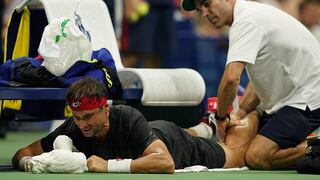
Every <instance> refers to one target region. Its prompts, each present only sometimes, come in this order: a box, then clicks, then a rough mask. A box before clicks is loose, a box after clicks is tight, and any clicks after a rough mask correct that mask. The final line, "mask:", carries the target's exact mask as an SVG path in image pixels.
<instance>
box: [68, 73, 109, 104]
mask: <svg viewBox="0 0 320 180" xmlns="http://www.w3.org/2000/svg"><path fill="white" fill-rule="evenodd" d="M83 97H88V98H94V97H96V98H98V99H101V98H102V97H106V98H107V97H108V93H107V89H106V86H105V85H104V84H103V83H102V82H100V81H98V80H96V79H93V78H92V77H86V78H84V79H81V80H79V81H76V82H75V83H73V84H71V86H70V87H69V89H68V92H67V95H66V100H67V103H68V104H70V100H72V99H81V98H83Z"/></svg>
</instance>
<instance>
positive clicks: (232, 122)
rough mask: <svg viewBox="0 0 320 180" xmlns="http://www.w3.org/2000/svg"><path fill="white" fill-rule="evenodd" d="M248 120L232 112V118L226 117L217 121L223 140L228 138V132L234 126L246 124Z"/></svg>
mask: <svg viewBox="0 0 320 180" xmlns="http://www.w3.org/2000/svg"><path fill="white" fill-rule="evenodd" d="M246 124H247V121H245V118H244V119H243V120H240V119H238V118H237V117H236V116H234V114H230V118H226V119H225V120H224V121H217V125H218V131H219V135H220V139H221V141H222V142H225V140H226V132H227V129H229V128H230V127H232V126H245V125H246Z"/></svg>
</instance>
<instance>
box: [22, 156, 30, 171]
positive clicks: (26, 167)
mask: <svg viewBox="0 0 320 180" xmlns="http://www.w3.org/2000/svg"><path fill="white" fill-rule="evenodd" d="M30 160H31V158H30V159H28V160H27V161H26V162H25V163H24V165H23V171H24V172H30V171H31V163H30Z"/></svg>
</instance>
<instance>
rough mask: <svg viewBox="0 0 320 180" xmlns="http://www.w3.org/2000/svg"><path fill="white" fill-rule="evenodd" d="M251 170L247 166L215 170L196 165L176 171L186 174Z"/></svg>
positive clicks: (176, 171)
mask: <svg viewBox="0 0 320 180" xmlns="http://www.w3.org/2000/svg"><path fill="white" fill-rule="evenodd" d="M247 170H249V168H248V167H247V166H243V167H239V168H213V169H208V168H207V167H206V166H201V165H195V166H189V167H185V168H184V169H176V170H175V171H174V172H175V173H185V172H213V171H247Z"/></svg>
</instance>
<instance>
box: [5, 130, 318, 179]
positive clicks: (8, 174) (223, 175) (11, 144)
mask: <svg viewBox="0 0 320 180" xmlns="http://www.w3.org/2000/svg"><path fill="white" fill-rule="evenodd" d="M46 134H47V132H42V131H26V132H21V131H16V132H15V131H13V132H9V133H8V134H7V137H6V138H5V139H0V164H1V165H4V164H9V163H10V162H11V157H12V156H13V154H14V153H15V152H16V151H17V150H18V149H19V148H21V147H23V146H26V145H28V144H30V143H31V142H33V141H34V140H36V139H38V138H40V137H42V136H44V135H46ZM22 179H23V180H58V179H63V180H69V179H73V180H74V179H77V180H100V179H101V180H106V179H110V180H141V179H144V180H164V179H165V180H195V179H199V180H213V179H214V180H220V179H226V180H233V179H234V180H251V179H252V180H308V179H313V180H316V179H319V176H318V175H302V174H298V173H296V171H253V170H249V171H241V172H200V173H175V174H173V175H168V174H110V173H109V174H108V173H84V174H31V173H26V172H20V171H16V170H4V169H1V168H0V180H22Z"/></svg>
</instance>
